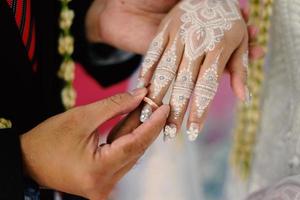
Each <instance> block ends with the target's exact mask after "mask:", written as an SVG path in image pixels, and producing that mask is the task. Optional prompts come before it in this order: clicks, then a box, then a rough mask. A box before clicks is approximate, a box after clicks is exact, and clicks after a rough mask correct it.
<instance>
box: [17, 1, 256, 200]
mask: <svg viewBox="0 0 300 200" xmlns="http://www.w3.org/2000/svg"><path fill="white" fill-rule="evenodd" d="M159 1H160V2H159V4H158V3H157V2H158V1H155V2H154V1H152V0H144V1H138V0H136V1H135V0H127V1H126V0H124V1H121V0H95V1H94V3H93V4H92V6H91V7H90V9H89V11H88V14H87V17H86V33H87V38H88V39H89V40H90V41H91V42H104V43H107V44H109V45H112V46H115V47H117V48H121V49H124V50H126V51H131V52H135V53H139V54H145V52H146V51H147V49H148V47H149V44H150V42H151V41H152V39H153V38H154V36H155V34H156V32H157V31H158V27H159V24H160V23H161V20H162V19H163V18H165V16H166V14H167V12H169V10H170V9H171V8H172V7H174V5H175V4H176V3H177V2H178V1H177V0H159ZM146 5H147V6H146ZM123 19H127V20H126V21H124V20H123ZM136 27H139V28H136ZM116 30H117V31H116ZM248 32H249V33H250V38H255V34H256V33H255V32H256V31H255V27H254V28H253V27H248ZM251 33H252V34H251ZM124 38H125V39H124ZM249 50H250V56H253V57H254V58H255V57H260V56H261V55H262V53H261V52H262V51H261V49H260V48H259V47H258V46H257V45H256V44H255V43H251V44H250V48H249ZM137 93H139V94H137ZM137 93H136V95H134V96H132V95H131V94H129V93H126V94H119V95H117V96H113V97H110V98H108V99H105V100H102V101H99V102H95V103H93V104H90V105H86V106H81V107H78V108H74V109H71V110H69V111H67V112H64V113H62V114H60V115H57V116H54V117H52V118H50V119H48V120H46V121H45V122H43V123H41V124H40V125H38V126H37V127H35V128H33V129H32V130H30V131H29V132H27V133H25V134H23V135H22V136H20V141H21V149H22V153H23V164H24V170H25V173H26V174H27V175H28V176H30V177H32V178H33V179H34V180H35V181H36V182H37V183H39V184H40V185H41V186H45V187H48V188H53V189H56V190H60V191H64V192H67V193H72V194H76V195H79V196H83V197H85V198H89V199H97V200H104V199H106V198H107V196H108V195H109V193H110V191H111V190H112V188H113V186H114V185H115V184H116V183H117V182H118V180H120V179H121V178H122V177H123V176H124V175H125V174H126V173H127V172H128V170H130V169H131V168H132V166H133V165H134V164H135V163H136V161H137V160H138V158H139V157H140V156H141V155H142V154H143V152H144V151H145V150H146V149H147V148H148V147H149V145H150V144H151V143H152V142H153V140H154V139H155V138H156V137H157V136H158V135H159V132H160V130H161V129H162V127H163V126H164V125H165V123H166V119H167V116H168V113H169V107H168V106H161V107H159V108H158V109H157V111H155V112H154V113H153V114H152V116H151V118H150V119H149V120H148V121H147V122H146V123H144V124H143V125H141V123H140V122H139V114H140V111H141V106H140V107H138V106H139V104H140V102H141V101H142V99H143V97H144V96H145V95H146V91H145V90H144V89H142V90H140V92H137ZM130 111H132V112H130ZM129 112H130V114H128V115H127V116H126V117H125V118H124V119H123V120H122V121H121V122H120V123H119V125H118V126H116V127H115V128H114V129H113V130H112V132H111V133H110V134H109V136H108V140H107V144H106V145H102V146H101V147H98V134H97V131H96V129H97V127H98V126H99V125H101V124H102V123H103V122H104V121H106V120H108V119H109V118H112V117H113V116H117V115H120V114H126V113H129Z"/></svg>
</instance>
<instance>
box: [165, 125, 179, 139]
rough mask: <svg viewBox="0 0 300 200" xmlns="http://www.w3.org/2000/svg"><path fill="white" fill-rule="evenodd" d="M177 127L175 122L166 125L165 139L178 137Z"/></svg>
mask: <svg viewBox="0 0 300 200" xmlns="http://www.w3.org/2000/svg"><path fill="white" fill-rule="evenodd" d="M176 133H177V127H176V125H175V124H169V125H166V126H165V130H164V141H166V140H168V139H174V138H175V137H176Z"/></svg>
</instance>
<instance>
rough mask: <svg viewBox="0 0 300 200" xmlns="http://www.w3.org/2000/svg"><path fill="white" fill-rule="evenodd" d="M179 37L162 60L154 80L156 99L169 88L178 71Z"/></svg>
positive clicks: (153, 95) (154, 96) (154, 95)
mask: <svg viewBox="0 0 300 200" xmlns="http://www.w3.org/2000/svg"><path fill="white" fill-rule="evenodd" d="M176 44H177V37H176V38H175V40H174V41H173V44H172V46H171V47H170V49H168V50H167V51H166V52H165V53H164V55H163V56H162V58H161V61H160V62H159V64H158V66H157V68H156V71H155V73H154V78H153V87H154V89H153V94H152V96H151V97H152V98H153V99H155V98H156V97H157V96H158V95H159V94H160V93H161V91H162V89H163V88H165V87H167V86H168V85H169V84H170V83H171V82H172V80H173V79H174V77H175V74H176V71H177V64H176V62H177V55H176Z"/></svg>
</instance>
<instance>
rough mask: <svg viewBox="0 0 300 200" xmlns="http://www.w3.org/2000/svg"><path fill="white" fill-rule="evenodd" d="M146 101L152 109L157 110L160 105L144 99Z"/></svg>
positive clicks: (146, 98)
mask: <svg viewBox="0 0 300 200" xmlns="http://www.w3.org/2000/svg"><path fill="white" fill-rule="evenodd" d="M144 101H145V102H146V103H147V104H149V105H150V106H151V107H152V108H154V109H157V108H158V105H157V104H156V103H155V102H154V101H153V100H152V99H150V98H148V97H144Z"/></svg>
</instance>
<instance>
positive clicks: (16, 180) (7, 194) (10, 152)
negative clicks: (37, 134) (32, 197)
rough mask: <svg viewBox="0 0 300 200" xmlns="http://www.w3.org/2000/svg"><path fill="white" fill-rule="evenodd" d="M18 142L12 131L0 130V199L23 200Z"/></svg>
mask: <svg viewBox="0 0 300 200" xmlns="http://www.w3.org/2000/svg"><path fill="white" fill-rule="evenodd" d="M21 157H22V156H21V148H20V140H19V136H18V134H17V132H16V131H15V130H14V129H0V159H1V165H0V166H1V167H0V178H1V180H0V199H24V194H23V193H24V190H23V189H24V186H23V170H22V159H21Z"/></svg>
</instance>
